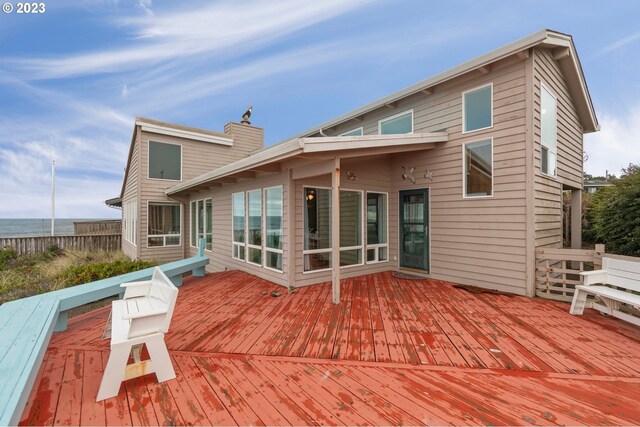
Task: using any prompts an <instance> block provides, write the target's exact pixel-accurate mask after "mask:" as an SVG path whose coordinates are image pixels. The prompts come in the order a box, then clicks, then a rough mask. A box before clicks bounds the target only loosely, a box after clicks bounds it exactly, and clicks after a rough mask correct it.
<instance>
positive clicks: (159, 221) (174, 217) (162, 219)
mask: <svg viewBox="0 0 640 427" xmlns="http://www.w3.org/2000/svg"><path fill="white" fill-rule="evenodd" d="M147 234H148V236H147V238H148V240H147V243H148V246H149V247H152V246H153V247H155V246H180V204H179V203H163V202H154V203H149V218H148V232H147Z"/></svg>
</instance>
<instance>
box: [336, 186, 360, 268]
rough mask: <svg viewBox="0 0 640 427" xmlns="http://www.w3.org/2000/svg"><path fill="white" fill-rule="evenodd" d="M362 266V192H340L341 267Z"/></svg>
mask: <svg viewBox="0 0 640 427" xmlns="http://www.w3.org/2000/svg"><path fill="white" fill-rule="evenodd" d="M359 264H362V192H360V191H347V190H343V191H340V266H347V265H359Z"/></svg>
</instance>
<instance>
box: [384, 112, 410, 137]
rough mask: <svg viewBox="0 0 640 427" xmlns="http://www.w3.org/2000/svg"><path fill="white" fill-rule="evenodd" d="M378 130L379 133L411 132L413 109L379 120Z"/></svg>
mask: <svg viewBox="0 0 640 427" xmlns="http://www.w3.org/2000/svg"><path fill="white" fill-rule="evenodd" d="M378 130H379V133H380V135H395V134H403V133H413V110H409V111H405V112H404V113H400V114H396V115H395V116H391V117H387V118H385V119H382V120H380V121H379V122H378Z"/></svg>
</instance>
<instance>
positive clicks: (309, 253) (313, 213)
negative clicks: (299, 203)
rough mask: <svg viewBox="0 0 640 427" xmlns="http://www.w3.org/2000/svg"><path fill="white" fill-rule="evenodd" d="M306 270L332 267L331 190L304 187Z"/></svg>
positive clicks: (304, 253) (304, 254)
mask: <svg viewBox="0 0 640 427" xmlns="http://www.w3.org/2000/svg"><path fill="white" fill-rule="evenodd" d="M304 203H305V205H304V250H303V256H304V271H313V270H324V269H328V268H331V190H330V189H327V188H305V189H304Z"/></svg>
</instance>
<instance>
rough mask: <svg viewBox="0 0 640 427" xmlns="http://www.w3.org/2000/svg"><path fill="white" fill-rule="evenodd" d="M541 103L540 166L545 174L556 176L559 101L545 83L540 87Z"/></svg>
mask: <svg viewBox="0 0 640 427" xmlns="http://www.w3.org/2000/svg"><path fill="white" fill-rule="evenodd" d="M540 104H541V105H540V128H541V129H540V133H541V141H542V147H541V152H540V161H541V165H540V168H541V169H542V173H543V174H545V175H549V176H556V161H557V156H558V140H557V138H558V135H557V132H558V131H557V121H558V102H557V100H556V98H555V97H554V96H553V94H552V93H551V92H550V91H549V90H548V89H547V88H546V87H545V86H544V85H541V89H540Z"/></svg>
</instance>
